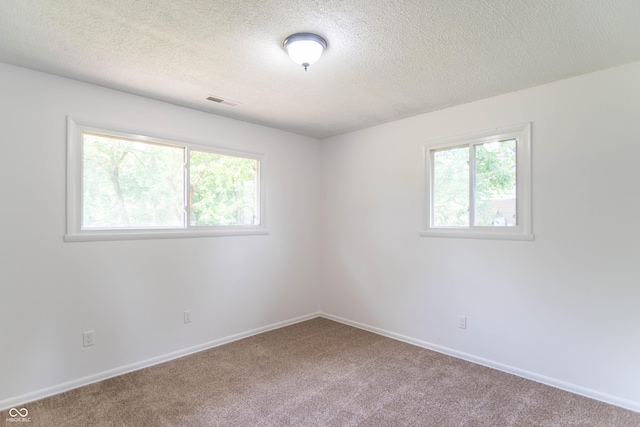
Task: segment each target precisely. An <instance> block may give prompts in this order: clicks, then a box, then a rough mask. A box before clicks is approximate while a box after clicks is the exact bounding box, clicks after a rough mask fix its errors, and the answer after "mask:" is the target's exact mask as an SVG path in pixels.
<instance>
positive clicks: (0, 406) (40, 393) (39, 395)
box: [0, 312, 321, 411]
mask: <svg viewBox="0 0 640 427" xmlns="http://www.w3.org/2000/svg"><path fill="white" fill-rule="evenodd" d="M320 316H321V313H319V312H318V313H311V314H307V315H305V316H300V317H296V318H293V319H289V320H284V321H282V322H277V323H272V324H270V325H267V326H262V327H260V328H256V329H252V330H250V331H246V332H241V333H239V334H235V335H231V336H228V337H224V338H220V339H217V340H214V341H209V342H206V343H203V344H198V345H195V346H193V347H188V348H185V349H182V350H177V351H174V352H171V353H167V354H163V355H161V356H157V357H152V358H150V359H146V360H142V361H140V362H136V363H132V364H130V365H126V366H121V367H119V368H114V369H110V370H108V371H104V372H100V373H97V374H94V375H89V376H87V377H83V378H78V379H76V380H73V381H68V382H65V383H62V384H58V385H55V386H52V387H47V388H44V389H41V390H37V391H33V392H30V393H26V394H22V395H20V396H15V397H11V398H9V399H5V400H2V401H0V411H3V410H6V409H9V408H13V407H16V406H22V405H25V404H26V403H29V402H33V401H35V400H40V399H44V398H45V397H49V396H53V395H56V394H59V393H63V392H65V391H69V390H73V389H74V388H79V387H83V386H86V385H89V384H93V383H95V382H98V381H103V380H106V379H109V378H113V377H117V376H118V375H123V374H126V373H129V372H133V371H137V370H139V369H144V368H148V367H150V366H153V365H157V364H160V363H164V362H168V361H170V360H173V359H178V358H180V357H184V356H187V355H189V354H193V353H197V352H200V351H203V350H207V349H210V348H213V347H217V346H220V345H223V344H228V343H230V342H233V341H237V340H240V339H243V338H248V337H250V336H253V335H257V334H261V333H263V332H268V331H271V330H274V329H279V328H282V327H285V326H289V325H293V324H296V323H300V322H304V321H305V320H310V319H314V318H316V317H320Z"/></svg>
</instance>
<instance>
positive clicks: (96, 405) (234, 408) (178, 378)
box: [0, 318, 640, 427]
mask: <svg viewBox="0 0 640 427" xmlns="http://www.w3.org/2000/svg"><path fill="white" fill-rule="evenodd" d="M23 406H24V407H25V408H27V409H28V411H29V417H31V422H30V423H29V424H28V425H30V426H47V427H55V426H153V427H160V426H297V427H299V426H394V427H396V426H640V414H639V413H635V412H632V411H627V410H624V409H621V408H618V407H615V406H611V405H607V404H605V403H601V402H598V401H595V400H591V399H587V398H584V397H581V396H577V395H574V394H571V393H567V392H564V391H561V390H557V389H555V388H552V387H548V386H545V385H542V384H538V383H536V382H533V381H529V380H525V379H522V378H519V377H516V376H513V375H510V374H506V373H503V372H500V371H495V370H493V369H489V368H485V367H482V366H479V365H475V364H473V363H469V362H465V361H462V360H458V359H455V358H452V357H449V356H444V355H442V354H439V353H435V352H432V351H429V350H425V349H422V348H419V347H415V346H412V345H410V344H405V343H402V342H399V341H395V340H392V339H389V338H385V337H382V336H379V335H375V334H372V333H369V332H365V331H362V330H359V329H356V328H352V327H349V326H345V325H342V324H340V323H336V322H333V321H330V320H327V319H323V318H317V319H313V320H309V321H306V322H302V323H299V324H296V325H293V326H288V327H285V328H282V329H278V330H275V331H271V332H267V333H264V334H260V335H257V336H254V337H250V338H246V339H243V340H240V341H236V342H234V343H231V344H226V345H223V346H220V347H216V348H213V349H210V350H206V351H203V352H200V353H197V354H194V355H191V356H187V357H183V358H181V359H177V360H174V361H171V362H167V363H164V364H161V365H157V366H153V367H150V368H147V369H143V370H140V371H136V372H133V373H130V374H126V375H122V376H120V377H117V378H112V379H109V380H106V381H102V382H100V383H96V384H92V385H89V386H86V387H82V388H79V389H76V390H72V391H69V392H66V393H63V394H59V395H57V396H53V397H50V398H47V399H43V400H39V401H37V402H32V403H28V404H25V405H23ZM8 417H9V415H8V411H3V412H2V413H1V414H0V426H4V425H9V424H11V425H26V424H21V423H9V422H7V421H6V418H8ZM5 423H6V424H5Z"/></svg>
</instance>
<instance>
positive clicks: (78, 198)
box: [64, 117, 269, 242]
mask: <svg viewBox="0 0 640 427" xmlns="http://www.w3.org/2000/svg"><path fill="white" fill-rule="evenodd" d="M83 132H89V133H97V134H104V135H112V136H115V137H122V138H126V139H129V140H134V141H140V142H155V143H160V144H165V145H170V146H175V147H180V148H185V149H187V150H191V149H193V150H197V151H205V152H209V153H214V154H222V155H229V156H236V157H243V158H248V159H255V160H257V161H258V173H257V175H258V201H257V202H258V212H257V214H258V224H257V225H231V226H192V225H190V221H189V218H190V212H189V209H190V207H189V206H188V203H186V198H187V196H186V195H187V194H188V193H185V220H184V223H183V226H182V227H175V228H133V229H90V230H83V229H82V185H83V183H82V179H83V171H82V167H83V152H82V148H83ZM186 167H188V165H186ZM266 177H267V155H266V154H265V153H251V152H245V151H238V150H230V149H226V148H221V147H213V146H210V145H203V144H194V143H190V142H184V141H176V140H173V139H170V138H163V137H160V136H157V135H154V134H152V133H148V132H138V131H135V130H131V129H125V128H123V127H121V126H113V125H110V124H109V125H106V124H103V123H97V122H94V121H91V120H85V119H78V118H71V117H67V232H66V234H65V236H64V241H65V242H86V241H107V240H140V239H170V238H189V237H218V236H247V235H266V234H269V231H268V229H267V224H266V218H267V216H266V213H267V203H266V202H267V198H266V196H267V180H266ZM188 188H189V182H188V174H187V173H186V169H185V192H186V191H187V189H188Z"/></svg>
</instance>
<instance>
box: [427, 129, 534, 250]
mask: <svg viewBox="0 0 640 427" xmlns="http://www.w3.org/2000/svg"><path fill="white" fill-rule="evenodd" d="M530 135H531V124H530V123H527V124H523V125H516V126H510V127H506V128H501V129H493V130H490V131H484V132H478V133H475V134H471V135H465V136H460V137H452V138H443V139H438V140H433V141H429V142H428V143H427V144H425V146H424V155H425V182H426V191H425V194H426V202H425V214H424V218H425V224H424V227H423V231H422V232H421V233H420V234H421V235H422V236H433V237H463V238H486V239H513V240H533V235H532V234H531V160H530V152H531V148H530V146H531V142H530V140H531V137H530Z"/></svg>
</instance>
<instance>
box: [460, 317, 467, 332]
mask: <svg viewBox="0 0 640 427" xmlns="http://www.w3.org/2000/svg"><path fill="white" fill-rule="evenodd" d="M458 328H460V329H467V316H458Z"/></svg>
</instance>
